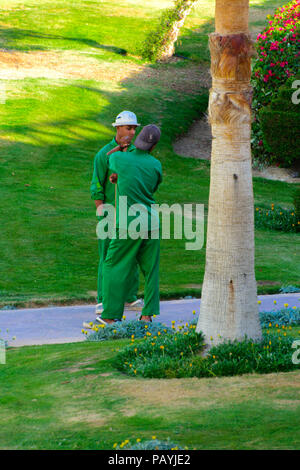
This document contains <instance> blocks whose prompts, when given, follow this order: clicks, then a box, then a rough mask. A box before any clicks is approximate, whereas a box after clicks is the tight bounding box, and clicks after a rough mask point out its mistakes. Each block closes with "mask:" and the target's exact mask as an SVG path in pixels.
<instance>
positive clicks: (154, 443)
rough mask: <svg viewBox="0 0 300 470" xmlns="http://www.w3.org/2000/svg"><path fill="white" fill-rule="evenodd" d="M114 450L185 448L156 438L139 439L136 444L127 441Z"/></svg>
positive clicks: (116, 446)
mask: <svg viewBox="0 0 300 470" xmlns="http://www.w3.org/2000/svg"><path fill="white" fill-rule="evenodd" d="M154 437H155V436H154ZM113 448H114V449H116V450H183V447H180V446H179V445H178V444H175V443H174V442H171V441H170V439H169V438H168V439H167V440H166V441H160V440H159V439H154V438H153V439H152V440H148V441H142V440H141V439H137V441H136V442H131V441H129V440H128V439H125V440H124V441H123V442H121V444H119V445H118V444H117V443H116V444H114V446H113ZM185 449H187V450H188V448H187V447H185Z"/></svg>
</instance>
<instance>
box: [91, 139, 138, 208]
mask: <svg viewBox="0 0 300 470" xmlns="http://www.w3.org/2000/svg"><path fill="white" fill-rule="evenodd" d="M117 145H118V144H117V142H116V139H115V138H113V139H112V141H111V142H109V143H108V144H107V145H105V146H104V147H102V149H100V150H99V152H98V153H97V154H96V156H95V158H94V171H93V177H92V182H91V188H90V190H91V198H92V199H94V200H101V201H104V203H106V204H113V205H115V188H114V185H113V184H112V183H111V182H110V181H109V176H110V175H111V173H112V172H111V171H110V170H109V167H108V159H109V157H108V156H107V155H106V154H107V153H108V152H109V151H110V150H112V149H113V148H115V147H116V146H117ZM134 149H135V147H134V145H130V147H129V148H128V150H127V152H131V151H132V150H134ZM127 152H116V153H118V154H121V157H123V155H125V154H126V153H127Z"/></svg>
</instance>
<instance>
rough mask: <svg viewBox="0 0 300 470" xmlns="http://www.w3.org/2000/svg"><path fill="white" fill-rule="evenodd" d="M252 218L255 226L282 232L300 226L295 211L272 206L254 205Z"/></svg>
mask: <svg viewBox="0 0 300 470" xmlns="http://www.w3.org/2000/svg"><path fill="white" fill-rule="evenodd" d="M254 220H255V227H256V228H267V229H269V230H281V231H282V232H296V231H297V230H298V227H299V226H300V217H299V218H297V215H296V213H295V211H293V210H288V209H282V207H276V208H275V207H274V205H273V204H272V205H271V208H270V209H264V208H261V207H255V210H254Z"/></svg>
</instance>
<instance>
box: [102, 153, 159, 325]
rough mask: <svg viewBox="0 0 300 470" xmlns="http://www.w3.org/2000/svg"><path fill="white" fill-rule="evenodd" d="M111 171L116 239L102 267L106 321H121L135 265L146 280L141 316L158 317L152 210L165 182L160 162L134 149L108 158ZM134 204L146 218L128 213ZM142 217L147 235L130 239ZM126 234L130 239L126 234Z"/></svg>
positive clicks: (155, 234) (156, 220)
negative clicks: (124, 202) (122, 199)
mask: <svg viewBox="0 0 300 470" xmlns="http://www.w3.org/2000/svg"><path fill="white" fill-rule="evenodd" d="M109 168H110V170H111V171H112V172H113V173H117V174H118V182H117V212H116V237H115V238H114V239H112V240H111V242H110V244H109V247H108V250H107V255H106V258H105V262H104V267H103V312H102V314H101V317H102V318H103V319H105V318H107V319H119V320H120V319H121V318H122V315H123V311H124V303H125V300H126V293H127V292H128V289H129V287H130V278H131V276H132V273H133V272H134V269H135V268H134V267H135V265H136V262H137V263H138V264H139V266H140V269H141V271H142V273H143V275H144V277H145V292H144V308H143V310H142V315H150V316H152V315H159V250H160V240H159V217H158V214H157V212H156V211H155V210H153V208H151V205H152V204H155V201H154V199H153V194H154V192H155V191H156V190H157V188H158V185H159V184H160V183H161V181H162V168H161V163H160V162H159V160H157V159H156V158H154V157H153V156H152V155H150V153H149V152H146V151H143V150H139V149H135V150H133V151H132V152H127V153H125V154H123V155H122V156H121V155H119V152H116V153H114V154H112V155H111V156H110V157H109ZM120 196H123V197H124V196H126V197H127V207H126V208H125V210H126V211H127V214H126V218H127V223H126V226H124V223H123V221H122V220H123V219H122V214H121V213H119V207H120V205H121V203H120V199H119V197H120ZM133 204H142V205H143V208H144V209H145V210H144V211H143V215H142V214H141V217H140V213H136V215H131V214H130V212H129V209H130V207H131V206H132V205H133ZM137 217H140V221H142V220H143V217H144V220H145V222H146V224H144V225H143V224H142V223H141V224H140V227H142V226H143V227H144V228H145V227H147V229H146V231H144V232H142V230H139V232H140V237H139V238H137V239H133V238H131V237H130V236H129V233H128V231H129V229H130V224H131V223H132V222H133V221H134V220H135V219H136V218H137ZM126 231H127V238H125V237H124V233H125V232H126Z"/></svg>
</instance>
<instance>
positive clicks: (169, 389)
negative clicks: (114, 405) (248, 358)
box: [111, 372, 300, 408]
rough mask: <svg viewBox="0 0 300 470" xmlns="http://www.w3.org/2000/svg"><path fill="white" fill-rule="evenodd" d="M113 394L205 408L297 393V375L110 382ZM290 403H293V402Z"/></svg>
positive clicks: (165, 404)
mask: <svg viewBox="0 0 300 470" xmlns="http://www.w3.org/2000/svg"><path fill="white" fill-rule="evenodd" d="M111 385H112V388H113V390H114V393H115V392H116V391H117V390H118V394H119V395H124V396H126V397H127V398H128V400H129V401H130V400H131V399H135V400H137V401H138V402H139V403H143V404H144V405H147V406H163V407H170V406H171V407H172V408H173V407H179V408H180V407H186V406H189V407H197V408H198V407H199V406H201V407H205V408H208V407H210V406H218V407H219V406H221V407H222V406H224V405H226V404H228V403H229V402H232V401H234V402H235V403H238V402H243V401H248V400H249V397H251V398H255V399H256V400H266V399H268V400H273V398H276V400H277V402H280V400H278V394H283V393H285V392H288V393H292V392H297V393H299V392H300V373H299V372H290V373H287V372H286V373H280V374H268V375H256V374H253V375H252V374H251V375H244V376H239V377H222V378H219V377H217V378H212V379H207V378H201V379H197V378H191V379H170V380H164V379H159V380H156V379H151V380H142V381H141V380H135V379H134V380H122V386H120V382H119V381H117V380H112V381H111ZM292 401H293V400H292Z"/></svg>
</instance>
